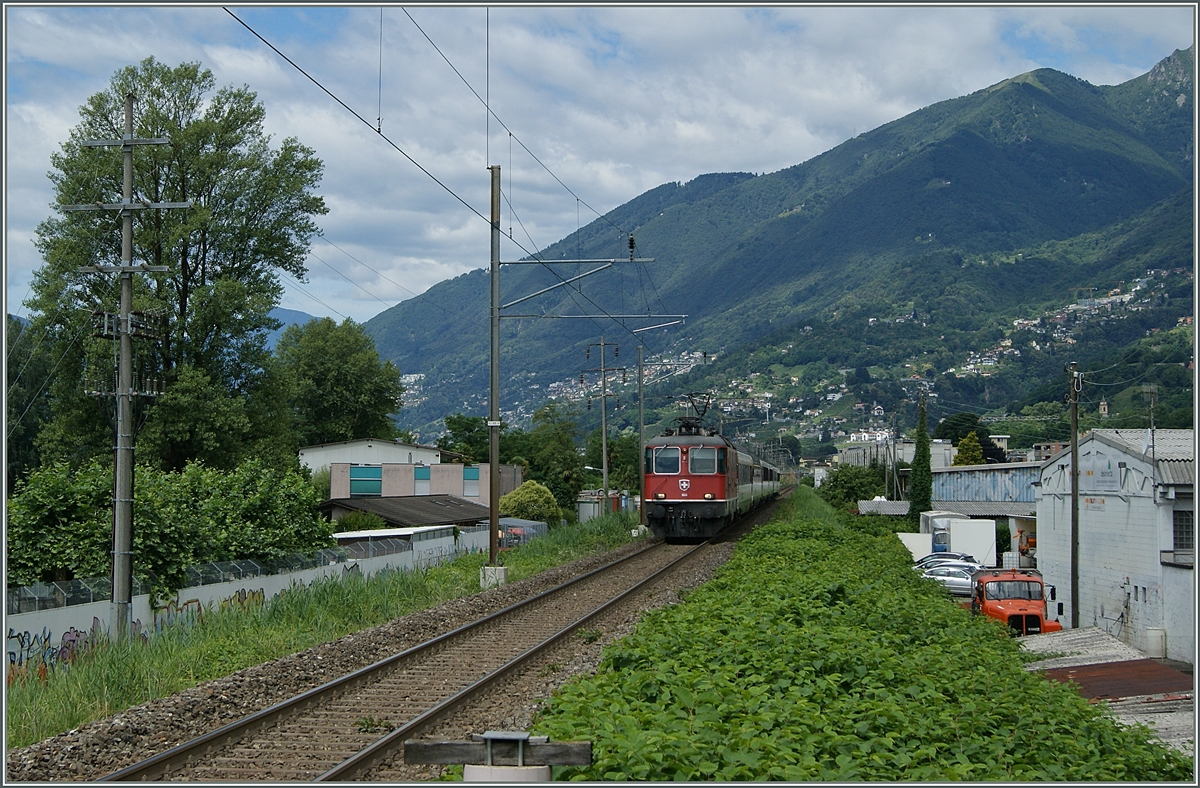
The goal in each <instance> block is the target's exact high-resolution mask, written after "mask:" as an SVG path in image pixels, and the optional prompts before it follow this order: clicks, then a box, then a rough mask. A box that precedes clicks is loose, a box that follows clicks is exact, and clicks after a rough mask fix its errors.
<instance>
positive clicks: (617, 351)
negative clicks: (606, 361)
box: [613, 345, 621, 358]
mask: <svg viewBox="0 0 1200 788" xmlns="http://www.w3.org/2000/svg"><path fill="white" fill-rule="evenodd" d="M620 355H621V346H620V345H613V358H617V357H618V356H620Z"/></svg>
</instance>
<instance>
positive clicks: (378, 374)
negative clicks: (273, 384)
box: [275, 317, 404, 446]
mask: <svg viewBox="0 0 1200 788" xmlns="http://www.w3.org/2000/svg"><path fill="white" fill-rule="evenodd" d="M275 353H276V355H277V356H278V357H279V360H280V362H281V365H282V367H283V370H284V374H285V375H286V376H287V377H288V379H289V381H290V384H291V387H292V389H291V391H292V393H291V402H292V410H293V413H294V414H295V416H296V428H297V432H298V433H299V436H300V440H301V441H303V443H304V445H308V446H312V445H316V444H320V443H332V442H334V441H344V440H355V439H358V438H391V437H393V436H394V435H395V432H396V427H395V424H394V423H393V422H392V419H391V414H393V413H395V412H396V411H397V410H399V409H400V400H401V396H402V395H403V394H404V386H402V385H401V384H400V370H398V369H397V368H396V365H395V364H393V363H392V362H390V361H381V360H380V358H379V354H378V353H377V352H376V351H375V342H374V340H372V339H371V337H370V336H368V335H367V333H366V331H364V330H363V327H362V326H361V325H359V324H358V323H355V322H354V321H353V320H350V319H349V318H347V319H346V320H344V321H343V322H342V323H341V324H340V325H339V324H337V323H335V322H334V321H333V320H332V319H330V318H328V317H323V318H320V319H319V320H310V321H309V322H308V323H306V324H305V325H303V326H298V325H291V326H288V328H287V330H285V331H284V332H283V336H282V337H280V339H279V343H278V344H277V345H276V347H275Z"/></svg>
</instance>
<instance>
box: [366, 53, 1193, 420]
mask: <svg viewBox="0 0 1200 788" xmlns="http://www.w3.org/2000/svg"><path fill="white" fill-rule="evenodd" d="M1191 62H1193V59H1192V50H1181V51H1177V52H1175V53H1173V54H1172V55H1171V56H1169V57H1168V58H1166V59H1164V60H1163V61H1161V62H1160V63H1159V64H1157V65H1156V66H1155V67H1154V69H1152V70H1151V71H1150V72H1148V74H1146V75H1142V76H1141V77H1138V78H1135V79H1133V80H1129V81H1128V82H1126V83H1123V84H1122V85H1117V86H1100V87H1097V86H1093V85H1090V84H1089V83H1087V82H1084V81H1083V80H1079V79H1077V78H1075V77H1073V76H1070V75H1067V74H1063V73H1061V72H1057V71H1054V70H1051V69H1038V70H1035V71H1031V72H1028V73H1027V74H1023V75H1018V76H1017V77H1013V78H1010V79H1008V80H1002V81H1001V82H998V83H996V84H995V85H992V86H989V87H987V88H984V89H981V90H979V91H975V92H974V93H971V94H968V95H967V96H962V97H958V98H953V99H947V100H945V101H941V102H937V103H935V104H932V105H929V106H928V107H924V108H922V109H919V110H917V111H915V112H913V113H910V114H909V115H907V116H905V117H903V118H900V119H897V120H895V121H891V122H890V123H887V124H884V125H882V126H880V127H879V128H877V129H874V130H872V131H868V132H864V133H863V134H860V135H858V136H857V137H854V138H853V139H850V140H847V141H846V142H844V143H842V144H841V145H838V146H836V147H835V148H833V149H831V150H829V151H826V152H825V153H822V154H820V155H818V156H815V157H813V158H811V159H809V160H807V161H805V162H802V163H800V164H797V165H793V166H791V167H788V168H784V169H783V170H780V171H778V172H775V173H770V174H767V175H761V176H755V175H752V174H749V173H710V174H707V175H702V176H698V177H697V178H695V179H693V180H692V181H688V182H686V183H668V184H662V185H660V186H658V187H655V188H654V189H650V190H648V191H647V192H645V193H643V194H641V195H639V196H637V197H635V198H634V199H633V200H630V201H629V202H627V203H625V204H623V205H622V206H618V207H617V208H615V209H613V210H612V211H610V212H609V213H608V214H606V215H605V216H604V217H602V218H601V219H597V220H596V221H593V222H591V223H590V224H588V225H587V226H585V227H583V228H581V229H580V230H578V231H577V232H575V233H572V234H571V235H569V236H567V237H566V238H564V239H562V240H561V241H559V242H557V243H555V244H552V245H550V246H549V247H547V248H546V249H545V250H544V252H543V254H542V255H541V259H543V260H546V261H552V260H553V259H555V258H557V259H573V258H576V257H585V258H586V257H618V258H619V257H621V256H623V255H624V254H627V248H626V246H625V239H624V236H623V234H622V233H624V232H632V233H633V235H634V236H635V238H636V239H637V253H638V256H639V257H643V256H644V257H653V258H656V260H657V262H656V263H654V264H653V265H652V266H648V267H647V268H648V271H649V273H650V274H652V276H653V279H652V280H651V281H652V282H653V288H652V292H651V291H650V290H647V289H646V288H645V282H644V280H642V279H640V278H639V277H640V276H641V275H642V274H643V273H645V272H643V271H641V270H634V269H633V267H630V266H623V267H619V268H618V270H614V271H608V272H605V273H604V274H602V275H600V276H597V277H594V278H592V279H588V280H585V281H584V282H583V283H582V284H581V285H580V286H579V287H578V288H560V289H559V290H557V291H554V292H553V293H551V294H548V295H546V296H542V297H541V298H540V299H539V300H538V301H535V302H529V303H530V305H531V306H530V310H527V311H526V313H529V312H530V311H533V310H544V311H545V312H546V313H549V314H580V313H582V312H584V311H585V310H587V311H592V312H594V311H595V309H596V308H602V309H604V310H605V311H607V312H609V313H620V314H630V313H640V312H656V313H663V312H668V313H686V314H688V315H689V318H688V322H687V325H686V326H685V327H683V328H675V329H672V330H670V332H671V333H667V334H666V335H665V337H670V338H671V340H672V341H673V342H674V343H675V344H676V345H678V346H680V347H683V346H688V347H689V348H690V349H708V350H710V351H718V350H721V349H723V348H724V349H728V348H732V347H736V346H738V345H740V344H743V343H745V342H748V341H753V340H754V339H755V338H757V337H762V336H765V335H767V334H770V333H772V332H774V331H776V330H777V329H778V328H779V327H780V326H783V325H788V324H795V323H798V322H801V321H803V320H805V319H816V318H818V317H820V318H822V319H833V320H837V319H839V317H838V310H839V307H838V304H839V303H840V304H842V307H841V308H842V309H843V310H844V309H845V308H846V304H852V303H858V302H862V301H866V302H869V301H870V300H871V299H872V298H873V297H875V298H877V297H878V296H879V295H880V293H881V291H882V292H883V293H884V294H886V292H887V291H886V289H884V288H885V287H886V282H887V279H886V277H887V276H888V275H890V272H895V271H897V270H905V271H908V272H909V275H911V276H919V275H921V274H920V270H919V266H920V265H922V263H921V262H920V261H922V260H925V261H926V263H924V265H928V266H932V267H931V268H929V270H928V273H929V275H932V276H943V277H944V276H945V273H944V272H945V271H949V270H952V269H951V268H946V267H945V265H944V264H943V263H942V262H936V261H937V260H942V258H943V257H945V259H946V260H949V259H958V258H962V259H968V258H970V259H980V258H983V259H990V258H997V257H1001V256H1004V255H1006V254H1011V253H1013V252H1015V250H1020V249H1028V248H1031V247H1035V246H1037V245H1039V244H1044V243H1048V242H1052V241H1057V242H1066V241H1068V240H1069V239H1071V238H1076V237H1080V236H1082V235H1086V234H1089V233H1096V232H1099V231H1101V230H1103V229H1104V228H1106V227H1112V226H1115V225H1118V224H1120V223H1121V222H1122V221H1125V220H1126V219H1129V218H1130V217H1131V216H1134V215H1137V214H1138V213H1140V212H1143V211H1146V210H1148V209H1150V207H1151V206H1153V205H1156V204H1159V203H1161V202H1163V201H1165V200H1170V199H1171V198H1172V196H1173V195H1178V194H1180V193H1182V192H1183V191H1184V190H1186V189H1189V188H1190V184H1191V164H1190V156H1191V153H1190V150H1191V149H1190V148H1189V147H1188V145H1189V144H1190V143H1185V142H1183V140H1184V138H1185V135H1184V132H1185V131H1190V129H1191V108H1190V102H1191V101H1192V100H1194V99H1193V88H1192V84H1191V81H1190V79H1189V78H1187V76H1188V73H1189V72H1188V68H1189V67H1188V64H1189V63H1191ZM1167 88H1169V90H1168V93H1167V94H1164V93H1163V92H1162V91H1163V90H1165V89H1167ZM1172 96H1183V97H1184V98H1183V101H1182V103H1180V102H1179V101H1178V99H1177V98H1172ZM1172 107H1174V109H1172ZM1181 115H1186V119H1187V120H1186V123H1185V122H1183V121H1182V120H1181V119H1180V116H1181ZM1189 139H1190V138H1189ZM614 227H619V228H621V230H622V232H621V233H618V232H617V231H616V230H615V229H614ZM947 255H948V256H949V257H946V256H947ZM931 261H933V262H931ZM956 264H957V263H956ZM914 266H918V268H914ZM514 268H516V269H517V270H513V269H514ZM557 270H558V275H557V276H558V277H561V278H567V277H568V276H571V275H574V274H575V273H576V272H577V271H578V267H575V268H570V269H566V268H565V267H560V268H559V269H557ZM938 272H942V273H938ZM556 281H558V279H557V278H556V276H555V275H554V274H552V273H550V272H548V271H547V270H546V269H543V268H539V267H537V266H520V267H507V268H505V269H504V273H503V275H502V288H503V295H502V300H504V301H507V300H511V299H512V298H513V297H517V296H519V295H523V294H526V293H529V292H534V291H535V290H538V289H541V288H544V287H548V286H549V285H551V284H554V283H555V282H556ZM487 283H488V277H487V274H486V272H485V271H483V270H476V271H471V272H468V273H466V274H463V275H461V276H459V277H455V278H454V279H452V280H448V281H446V282H443V283H440V284H438V285H435V286H434V287H433V288H431V289H430V291H428V292H429V294H430V297H429V298H426V299H422V298H421V297H418V298H415V299H410V300H409V301H405V302H403V303H401V304H400V305H397V306H396V307H393V308H392V309H389V310H386V311H385V312H384V313H380V315H377V316H376V317H375V318H372V319H371V320H369V321H368V322H367V323H366V328H367V331H368V332H369V333H370V334H371V335H372V336H373V337H374V338H375V340H376V342H377V345H378V346H379V348H380V352H381V355H382V356H383V357H384V358H388V359H390V360H393V361H395V362H396V363H397V364H398V366H400V368H401V369H402V370H403V371H405V372H423V373H425V374H426V379H427V380H432V381H434V382H433V383H432V384H431V385H430V386H429V387H428V388H427V390H426V391H425V395H426V403H425V406H424V410H423V412H421V413H410V414H403V413H402V422H404V423H405V426H410V427H414V426H428V425H429V424H431V423H432V422H434V421H436V419H437V418H438V417H440V416H442V415H445V414H446V413H448V412H454V411H455V410H463V409H467V410H470V409H471V408H474V409H476V410H478V409H479V408H480V407H481V402H482V400H481V398H480V393H482V391H484V390H486V368H487V321H486V315H487V309H488V307H487V292H488V286H487ZM1014 286H1015V287H1020V283H1019V282H1018V283H1016V284H1015V285H1014ZM927 289H928V288H927ZM893 290H894V289H893ZM963 293H968V291H963ZM963 293H958V294H957V295H956V294H955V293H950V294H949V295H950V296H954V297H955V298H957V300H958V301H959V302H962V303H966V301H968V300H969V298H968V295H964V294H963ZM975 295H976V296H977V295H979V294H978V292H977V291H976V292H975ZM983 295H984V297H986V293H984V294H983ZM927 297H929V293H927V292H923V295H921V296H920V298H927ZM945 297H948V296H947V294H945V293H943V294H941V295H940V296H938V298H945ZM639 298H640V301H639V300H638V299H639ZM435 300H436V303H437V304H438V305H440V306H434V305H433V303H434V302H435ZM589 300H590V301H591V303H588V301H589ZM916 300H917V298H916V297H914V299H913V303H911V304H905V305H904V308H907V309H910V310H912V309H917V308H918V307H919V306H920V304H918V303H916ZM423 301H424V302H426V303H423ZM533 304H536V306H532V305H533ZM522 309H523V310H525V305H523V306H522ZM472 315H475V316H478V318H472V317H470V316H472ZM464 316H466V317H465V318H464ZM605 322H607V326H608V327H605V326H602V325H600V324H599V323H598V322H596V321H586V320H540V321H519V322H518V321H512V322H506V323H505V325H504V327H503V328H504V332H503V341H502V350H501V368H502V374H503V375H504V377H505V381H506V382H505V386H506V387H507V390H505V391H502V402H503V401H508V402H512V401H514V399H519V398H521V397H525V396H526V395H528V394H529V392H530V391H531V389H530V388H529V384H530V382H532V381H536V382H537V383H539V384H541V385H545V384H546V383H548V382H550V381H551V380H555V379H563V378H569V377H571V376H572V375H573V374H577V371H578V369H579V368H580V367H581V366H582V365H583V355H584V354H583V352H582V351H583V348H582V345H583V344H585V343H587V342H589V341H593V342H594V341H595V340H596V339H597V338H598V336H599V334H601V333H607V334H608V335H609V337H610V338H612V337H615V336H618V335H620V336H621V337H622V341H625V342H630V341H631V340H632V337H631V336H630V335H629V334H628V333H627V329H628V328H632V327H636V326H637V325H649V323H648V322H646V321H640V322H634V323H631V324H630V325H629V326H626V327H624V328H622V327H621V326H615V325H612V323H611V322H608V321H605ZM627 322H628V321H627ZM964 330H966V329H964ZM665 337H664V335H663V333H662V332H659V336H658V337H655V338H654V339H653V340H652V341H651V342H650V343H648V344H650V345H652V346H655V348H654V349H665V346H663V343H662V342H660V341H656V340H659V339H661V338H665ZM439 387H442V388H445V389H446V393H445V395H440V394H439V393H438V391H437V389H438V388H439ZM532 391H534V392H536V391H537V389H532ZM465 392H470V393H469V394H467V393H465ZM476 392H479V393H476ZM438 409H441V410H442V412H441V413H437V412H436V411H437V410H438ZM464 412H466V411H464ZM410 417H411V419H410Z"/></svg>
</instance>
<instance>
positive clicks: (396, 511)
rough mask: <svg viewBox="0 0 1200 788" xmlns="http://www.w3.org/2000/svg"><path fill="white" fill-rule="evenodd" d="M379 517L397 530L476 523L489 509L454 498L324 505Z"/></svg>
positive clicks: (351, 500)
mask: <svg viewBox="0 0 1200 788" xmlns="http://www.w3.org/2000/svg"><path fill="white" fill-rule="evenodd" d="M335 506H337V507H341V508H343V509H354V510H357V511H360V512H370V513H371V514H376V515H379V516H380V517H382V518H383V519H384V521H385V522H387V524H388V525H389V526H391V527H393V528H415V527H417V526H422V525H452V524H454V523H475V522H477V521H479V520H484V519H487V517H488V511H489V510H488V507H486V506H480V505H479V504H477V503H472V502H471V501H467V500H464V499H462V498H456V497H454V496H453V495H389V496H385V497H381V498H334V499H332V500H329V501H326V502H325V503H323V504H321V511H323V512H328V511H330V510H331V509H333V508H334V507H335Z"/></svg>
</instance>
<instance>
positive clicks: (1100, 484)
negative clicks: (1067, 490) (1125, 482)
mask: <svg viewBox="0 0 1200 788" xmlns="http://www.w3.org/2000/svg"><path fill="white" fill-rule="evenodd" d="M1120 474H1121V469H1120V468H1119V467H1117V464H1116V463H1115V462H1113V460H1112V458H1111V457H1109V456H1108V455H1106V454H1103V453H1102V452H1099V451H1093V452H1092V453H1091V454H1090V455H1089V456H1088V458H1087V462H1085V463H1083V479H1082V484H1081V485H1080V487H1082V488H1083V489H1085V490H1103V491H1105V492H1117V491H1119V490H1120V489H1121V476H1120Z"/></svg>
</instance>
